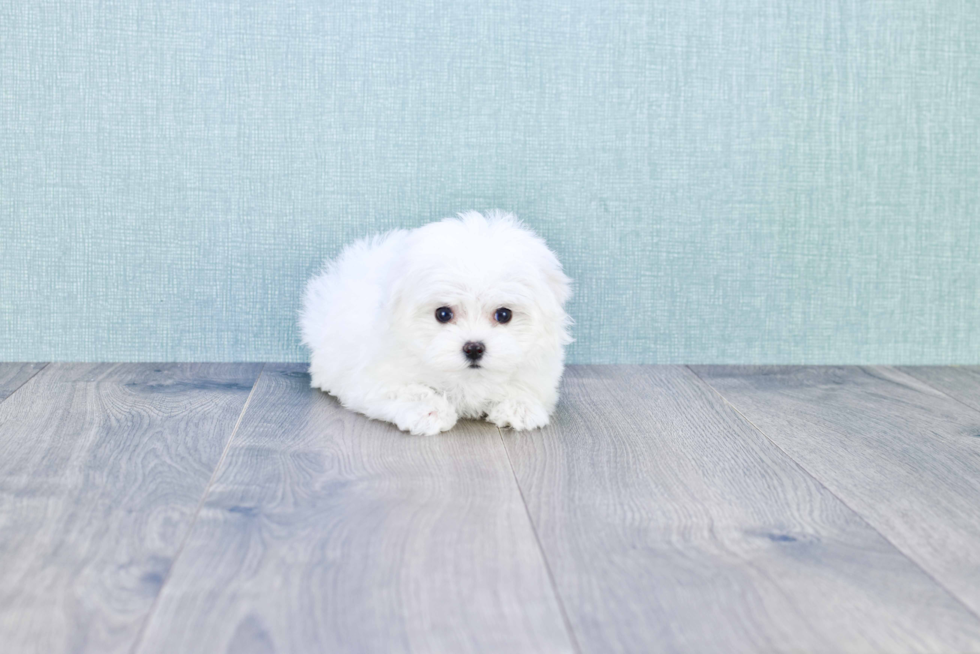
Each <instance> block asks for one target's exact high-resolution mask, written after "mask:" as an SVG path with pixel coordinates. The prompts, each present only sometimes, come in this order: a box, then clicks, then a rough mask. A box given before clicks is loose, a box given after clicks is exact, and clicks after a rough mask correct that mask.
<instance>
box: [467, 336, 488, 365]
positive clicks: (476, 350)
mask: <svg viewBox="0 0 980 654" xmlns="http://www.w3.org/2000/svg"><path fill="white" fill-rule="evenodd" d="M486 351H487V346H486V345H484V344H483V343H478V342H476V341H469V342H467V343H466V344H465V345H463V354H465V355H466V358H467V359H469V360H470V361H472V362H473V363H476V362H477V361H479V360H480V359H482V358H483V353H484V352H486Z"/></svg>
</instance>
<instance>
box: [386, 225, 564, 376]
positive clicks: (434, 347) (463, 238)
mask: <svg viewBox="0 0 980 654" xmlns="http://www.w3.org/2000/svg"><path fill="white" fill-rule="evenodd" d="M401 255H402V256H401V261H400V262H399V264H398V265H396V266H395V267H394V269H393V275H394V278H393V279H392V280H391V285H390V288H391V297H390V302H389V307H390V310H391V311H390V318H391V321H392V323H391V327H392V334H393V335H394V336H395V342H396V347H397V348H399V349H400V350H402V351H401V354H403V355H409V356H411V359H412V360H414V361H417V362H418V363H419V365H421V366H423V367H424V368H425V370H424V371H420V372H426V373H437V374H438V373H442V374H451V375H458V376H460V377H463V378H464V379H466V378H467V377H466V376H467V375H470V376H479V375H488V374H489V375H493V374H501V373H502V374H509V373H510V372H513V371H514V370H515V369H517V368H518V367H520V366H522V365H526V364H529V363H533V361H534V360H535V359H536V358H538V357H544V356H553V355H554V354H555V353H556V352H560V351H561V348H562V347H563V346H564V345H565V344H567V343H569V342H570V341H571V338H570V337H569V335H568V325H569V322H570V321H569V319H568V316H567V315H566V313H565V310H564V305H565V302H566V300H567V299H568V297H569V295H570V292H571V291H570V285H569V279H568V277H566V276H565V274H564V273H563V272H562V269H561V264H560V263H559V262H558V259H557V258H556V257H555V255H554V253H552V252H551V250H549V249H548V247H547V245H545V243H544V241H543V240H541V239H540V238H539V237H538V236H536V235H535V234H534V233H533V232H531V231H530V230H528V229H527V228H525V227H523V226H522V225H521V223H520V222H518V220H517V219H516V218H515V217H514V216H512V215H510V214H505V213H498V212H491V213H489V214H487V215H486V216H483V215H481V214H479V213H477V212H469V213H465V214H460V216H459V217H458V218H449V219H446V220H443V221H442V222H438V223H432V224H430V225H426V226H424V227H421V228H419V229H417V230H414V231H412V232H411V233H410V235H409V237H408V239H407V243H406V250H405V251H404V252H402V253H401ZM473 378H475V377H473Z"/></svg>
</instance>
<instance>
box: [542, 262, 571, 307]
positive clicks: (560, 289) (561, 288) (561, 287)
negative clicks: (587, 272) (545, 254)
mask: <svg viewBox="0 0 980 654" xmlns="http://www.w3.org/2000/svg"><path fill="white" fill-rule="evenodd" d="M545 279H546V280H547V282H548V288H550V289H551V292H552V293H553V294H554V296H555V299H556V300H558V304H560V305H561V306H565V303H566V302H568V298H570V297H572V280H571V279H569V278H568V275H566V274H565V273H564V272H562V270H561V268H553V269H551V270H549V271H548V272H547V273H546V274H545Z"/></svg>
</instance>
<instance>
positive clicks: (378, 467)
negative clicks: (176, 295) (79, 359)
mask: <svg viewBox="0 0 980 654" xmlns="http://www.w3.org/2000/svg"><path fill="white" fill-rule="evenodd" d="M68 651H71V652H99V653H102V652H140V653H149V652H167V653H174V652H207V653H213V652H232V653H236V654H237V653H244V654H247V653H251V652H379V653H389V652H408V651H411V652H447V653H454V654H455V653H457V652H589V653H596V654H600V653H602V654H604V653H607V652H724V653H730V652H889V653H892V652H980V368H952V367H948V368H900V369H899V368H887V367H872V368H857V367H834V368H830V367H802V368H788V367H764V368H762V367H758V368H757V367H693V368H688V367H682V366H585V367H572V368H570V369H569V370H568V372H567V374H566V377H565V381H564V394H563V398H562V402H561V404H560V406H559V410H558V412H557V414H556V415H555V417H554V419H553V421H552V424H551V425H550V426H549V427H547V428H545V429H542V430H538V431H535V432H530V433H521V434H519V433H514V432H510V431H503V432H501V431H499V430H498V429H497V428H496V427H494V426H492V425H489V424H487V423H482V422H465V423H461V424H460V425H458V426H457V427H456V428H455V429H454V430H452V431H451V432H448V433H446V434H443V435H441V436H436V437H429V438H419V437H412V436H408V435H405V434H402V433H400V432H398V431H396V430H395V429H394V428H392V427H390V426H389V425H386V424H382V423H378V422H374V421H370V420H367V419H365V418H362V417H360V416H357V415H353V414H351V413H349V412H347V411H345V410H343V409H342V408H340V406H339V405H338V404H337V402H336V401H335V400H333V399H332V398H330V397H328V396H326V395H323V394H322V393H318V392H315V391H313V390H311V389H310V388H309V378H308V377H307V375H306V372H305V366H301V365H294V364H265V365H262V364H50V365H44V364H0V652H3V653H4V654H15V653H19V652H44V653H57V652H68Z"/></svg>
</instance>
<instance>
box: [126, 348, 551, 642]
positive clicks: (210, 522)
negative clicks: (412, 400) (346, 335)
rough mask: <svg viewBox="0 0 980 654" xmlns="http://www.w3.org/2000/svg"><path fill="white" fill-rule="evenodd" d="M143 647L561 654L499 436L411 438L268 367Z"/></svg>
mask: <svg viewBox="0 0 980 654" xmlns="http://www.w3.org/2000/svg"><path fill="white" fill-rule="evenodd" d="M139 651H140V652H144V653H148V652H167V653H170V652H207V653H212V652H379V653H381V652H383V653H391V652H408V651H412V652H453V653H461V652H568V651H571V645H570V643H569V640H568V635H567V632H566V630H565V626H564V624H563V622H562V618H561V614H560V610H559V606H558V604H557V602H556V599H555V596H554V593H553V590H552V588H551V586H550V583H549V580H548V576H547V571H546V568H545V566H544V564H543V561H542V559H541V554H540V551H539V549H538V547H537V544H536V542H535V538H534V534H533V532H532V529H531V527H530V524H529V522H528V519H527V515H526V512H525V509H524V506H523V504H522V501H521V498H520V495H519V492H518V489H517V486H516V484H515V482H514V479H513V474H512V472H511V470H510V468H509V465H508V462H507V457H506V454H505V452H504V450H503V447H502V444H501V441H500V435H499V433H498V432H497V430H496V429H495V428H494V427H492V426H490V425H488V424H486V423H465V422H464V423H460V424H459V425H458V426H457V427H456V428H455V429H453V430H452V431H451V432H448V433H446V434H442V435H440V436H434V437H425V438H422V437H412V436H409V435H407V434H404V433H402V432H399V431H397V430H396V429H395V428H394V427H392V426H390V425H388V424H386V423H380V422H375V421H371V420H368V419H366V418H364V417H362V416H359V415H356V414H353V413H351V412H348V411H346V410H344V409H343V408H341V407H340V406H339V404H338V403H337V402H336V401H335V400H334V399H333V398H331V397H329V396H327V395H325V394H323V393H320V392H318V391H315V390H313V389H311V388H310V387H309V377H308V376H307V374H306V372H305V367H300V366H288V365H285V366H271V365H270V366H268V367H267V368H266V369H265V371H264V373H263V375H262V378H261V379H260V381H259V383H258V384H257V386H256V389H255V393H254V395H253V397H252V400H251V401H250V403H249V407H248V410H247V411H246V413H245V415H244V417H243V419H242V424H241V426H240V428H239V430H238V432H237V434H236V437H235V440H234V442H233V443H232V444H231V446H230V448H229V452H228V455H227V457H226V459H225V460H224V462H223V464H222V466H221V468H220V470H219V472H218V475H217V477H216V479H215V482H214V484H213V485H212V488H211V491H210V493H209V494H208V497H207V500H206V501H205V503H204V505H203V508H202V510H201V512H200V516H199V519H198V521H197V523H196V524H195V527H194V529H193V530H192V533H191V536H190V538H189V540H188V543H187V546H186V547H185V549H184V551H183V554H182V555H181V557H180V560H179V561H178V563H177V564H176V566H175V567H174V571H173V574H172V575H171V578H170V579H169V581H168V583H167V585H166V587H165V588H164V591H163V593H162V594H161V598H160V602H159V606H158V608H157V610H156V611H155V612H154V615H153V618H152V619H151V621H150V623H149V627H148V629H147V632H146V635H145V638H144V640H143V642H142V646H141V647H140V648H139Z"/></svg>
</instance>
